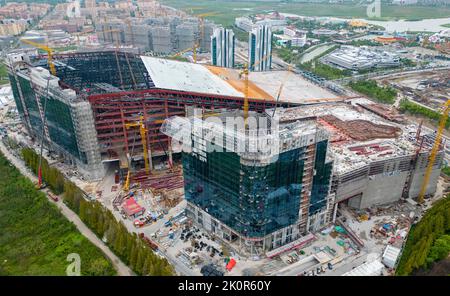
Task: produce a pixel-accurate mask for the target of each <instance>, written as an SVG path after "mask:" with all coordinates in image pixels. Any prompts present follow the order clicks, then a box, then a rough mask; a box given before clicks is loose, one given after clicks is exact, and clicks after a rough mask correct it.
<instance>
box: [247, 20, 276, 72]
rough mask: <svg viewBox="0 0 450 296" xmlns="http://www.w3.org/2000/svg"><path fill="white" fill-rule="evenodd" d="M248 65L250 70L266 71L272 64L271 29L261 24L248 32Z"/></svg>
mask: <svg viewBox="0 0 450 296" xmlns="http://www.w3.org/2000/svg"><path fill="white" fill-rule="evenodd" d="M248 44H249V47H248V65H249V69H250V70H251V71H268V70H270V67H271V65H272V29H271V27H269V26H266V25H262V26H258V27H257V28H254V29H253V30H252V31H251V32H250V33H249V42H248Z"/></svg>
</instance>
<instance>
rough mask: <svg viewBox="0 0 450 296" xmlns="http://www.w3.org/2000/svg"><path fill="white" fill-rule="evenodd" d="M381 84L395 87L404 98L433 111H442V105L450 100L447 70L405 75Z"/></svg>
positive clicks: (449, 83)
mask: <svg viewBox="0 0 450 296" xmlns="http://www.w3.org/2000/svg"><path fill="white" fill-rule="evenodd" d="M381 82H382V83H385V84H389V85H391V86H393V87H395V88H396V89H398V90H399V91H400V92H401V93H402V95H403V96H405V97H407V98H408V99H410V100H412V101H414V102H416V103H418V104H421V105H423V106H425V107H428V108H429V109H432V110H437V111H440V109H441V107H442V104H443V103H445V102H446V101H447V100H449V99H450V94H449V92H448V88H449V86H450V74H449V73H448V71H447V70H442V71H438V70H436V71H426V72H422V73H410V74H403V75H398V76H397V77H395V78H394V79H391V80H389V81H383V80H381Z"/></svg>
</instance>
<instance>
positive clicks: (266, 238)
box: [8, 48, 443, 275]
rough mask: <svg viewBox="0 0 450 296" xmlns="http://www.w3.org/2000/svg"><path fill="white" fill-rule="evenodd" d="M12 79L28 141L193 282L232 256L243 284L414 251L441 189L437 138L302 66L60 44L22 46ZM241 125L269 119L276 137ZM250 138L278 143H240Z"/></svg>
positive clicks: (12, 62) (13, 59)
mask: <svg viewBox="0 0 450 296" xmlns="http://www.w3.org/2000/svg"><path fill="white" fill-rule="evenodd" d="M47 50H48V48H47ZM8 72H9V78H10V81H11V88H12V92H13V95H14V101H15V104H16V107H17V111H18V116H19V118H20V120H21V123H22V126H23V129H22V130H23V132H24V133H23V137H21V139H22V138H23V139H25V138H27V139H28V138H29V140H30V141H29V142H27V145H30V146H32V147H34V148H35V149H36V150H37V151H39V149H40V148H41V147H44V151H45V153H44V154H45V156H44V157H46V158H47V159H49V160H51V161H50V164H51V165H52V166H54V167H57V168H58V169H60V170H61V171H63V172H64V173H65V175H66V176H67V177H68V178H69V179H71V180H73V181H74V182H75V184H77V185H78V186H80V188H82V190H84V191H85V193H86V196H87V198H89V199H97V200H99V201H100V202H102V203H103V204H104V205H105V206H106V207H107V208H109V209H110V210H111V211H112V212H113V213H114V215H115V216H116V217H117V219H119V220H121V221H123V222H124V223H125V225H126V226H127V227H130V229H132V230H136V231H138V232H139V233H140V234H142V236H143V237H144V239H145V240H146V241H148V244H149V245H150V247H152V248H153V249H154V250H155V251H158V252H161V254H164V256H166V257H168V258H172V259H171V260H173V262H181V263H180V264H182V265H183V266H184V267H183V268H188V269H189V270H190V272H193V274H201V270H202V267H204V266H209V265H208V264H213V265H214V266H219V267H220V266H222V265H223V260H225V259H226V260H228V261H227V268H219V269H220V270H219V271H220V272H228V273H229V274H231V275H233V274H235V275H238V274H266V275H269V274H285V275H307V274H308V273H309V272H311V270H314V273H316V274H317V273H333V272H336V273H338V272H339V273H341V274H342V273H345V272H349V270H346V269H347V268H348V266H349V264H350V263H349V262H353V263H351V264H356V263H357V262H359V263H361V264H362V261H365V259H366V257H365V256H366V255H368V254H370V253H371V252H375V253H377V254H378V255H380V256H381V253H382V252H383V250H384V248H385V247H386V245H387V244H393V247H399V246H400V245H401V244H402V243H403V240H404V234H405V231H406V233H407V231H408V230H409V227H410V225H411V223H412V221H414V219H416V218H417V216H418V215H419V214H420V211H419V210H417V204H416V200H419V201H420V200H423V198H424V197H426V198H433V196H434V195H435V193H436V192H439V186H438V179H439V174H440V168H441V164H442V159H443V146H442V145H436V134H430V133H427V132H425V131H422V130H421V126H418V125H413V124H408V123H407V122H406V120H405V118H403V117H402V116H401V115H399V114H398V113H396V111H395V110H394V109H391V108H389V107H387V106H384V105H379V104H375V103H373V102H372V101H369V100H367V99H363V98H355V97H342V96H339V95H338V94H336V93H333V91H331V90H330V89H326V88H323V87H322V86H321V85H319V84H316V83H314V82H313V81H312V80H309V79H307V78H305V76H303V75H301V74H298V73H296V72H293V71H290V70H289V71H269V72H264V73H253V72H251V73H248V72H245V71H242V70H238V69H225V68H219V67H213V66H206V65H201V64H196V63H187V62H181V61H175V60H168V59H162V58H156V57H150V56H145V55H142V56H140V55H136V54H133V53H130V52H122V51H118V50H108V51H94V52H77V53H71V54H54V53H53V52H51V50H50V51H48V54H47V55H46V56H42V55H39V54H37V53H36V52H30V51H27V52H23V51H15V52H11V53H10V54H9V55H8ZM209 116H213V117H215V119H218V120H219V121H220V123H219V122H217V120H216V121H212V120H209ZM230 117H231V118H245V122H247V121H246V120H247V118H249V119H252V120H254V121H255V122H258V123H259V122H261V120H263V121H264V120H265V121H267V123H268V125H266V126H256V127H255V128H256V129H257V130H260V129H262V130H264V129H266V130H265V133H263V134H265V135H266V136H260V134H259V133H258V132H255V131H253V130H249V129H245V128H244V130H241V131H239V130H235V129H234V128H233V129H231V130H230V129H228V128H227V126H226V124H225V123H226V119H227V118H230ZM187 123H189V124H193V123H195V124H194V126H198V124H199V126H201V127H202V129H200V130H198V129H194V130H192V129H189V127H190V125H189V124H187ZM186 124H187V125H186ZM274 126H277V127H278V130H276V131H272V130H270V128H271V127H274ZM211 132H212V133H213V134H214V133H217V135H216V136H217V137H218V136H222V137H223V138H225V139H227V140H226V141H227V142H226V143H225V144H222V145H223V146H221V144H220V143H219V142H217V141H215V140H214V141H211V138H208V137H209V136H211ZM180 134H183V135H190V136H191V139H192V141H191V142H190V144H191V145H192V147H191V150H182V147H181V146H180V145H177V143H176V142H178V141H179V140H180V139H179V138H177V137H178V136H179V135H180ZM41 141H42V142H41ZM247 142H249V143H261V142H264V143H266V144H267V143H269V144H268V145H269V147H270V148H271V149H269V150H264V151H263V150H256V151H253V150H245V149H244V150H243V151H242V150H234V149H232V148H230V146H229V145H228V144H229V143H234V144H235V145H236V147H238V146H239V145H240V144H242V145H243V147H246V143H247ZM231 146H232V147H234V146H233V145H231ZM214 147H215V148H219V147H221V148H224V149H225V151H223V152H220V153H218V152H215V151H214V149H213V151H211V150H209V149H211V148H214ZM250 148H252V147H250ZM253 148H254V147H253ZM253 148H252V149H253ZM41 154H42V149H41ZM430 156H432V157H430ZM424 176H426V182H424V181H423V180H424ZM411 212H413V214H412V217H410V216H411V215H410V213H411ZM403 216H406V217H409V218H408V219H404V217H403ZM370 217H374V218H373V219H370ZM375 218H376V219H375ZM354 221H357V222H354ZM362 228H363V229H362ZM393 237H394V239H392V238H393ZM398 237H399V238H398ZM397 240H398V241H397ZM394 243H395V244H394ZM294 253H295V254H294ZM363 257H364V259H361V258H363ZM229 258H233V261H231V260H229ZM380 260H381V257H380ZM360 261H361V262H360ZM171 262H172V261H171ZM221 262H222V263H221ZM230 262H231V263H230ZM380 262H381V261H380ZM177 264H178V263H177ZM361 264H360V265H361ZM380 264H381V263H380ZM330 266H331V267H330ZM339 266H341V267H339ZM338 267H339V268H340V269H339V268H338ZM333 268H334V269H333ZM319 270H320V272H319ZM325 270H326V271H325Z"/></svg>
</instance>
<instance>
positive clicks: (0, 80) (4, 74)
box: [0, 61, 9, 85]
mask: <svg viewBox="0 0 450 296" xmlns="http://www.w3.org/2000/svg"><path fill="white" fill-rule="evenodd" d="M8 83H9V78H8V71H7V70H6V65H5V64H4V63H3V61H0V85H2V84H8Z"/></svg>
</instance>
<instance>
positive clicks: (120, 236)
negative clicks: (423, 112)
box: [22, 148, 174, 276]
mask: <svg viewBox="0 0 450 296" xmlns="http://www.w3.org/2000/svg"><path fill="white" fill-rule="evenodd" d="M22 155H23V158H24V160H25V163H26V164H27V166H28V167H30V168H31V169H32V170H33V171H34V172H35V173H37V170H38V166H39V155H38V154H37V153H36V152H35V151H34V150H32V149H30V148H23V149H22ZM42 175H43V179H44V181H45V182H46V183H47V184H48V186H49V187H50V188H51V190H52V191H54V192H55V193H56V194H61V193H62V194H63V200H64V203H65V204H66V205H67V206H68V207H69V208H70V209H72V210H73V211H74V212H75V213H77V214H78V216H79V217H80V219H81V220H82V221H83V222H84V223H85V224H86V225H87V226H88V227H89V228H90V229H91V230H92V231H93V232H94V233H95V234H96V235H97V236H98V237H99V238H100V239H103V240H104V241H106V244H107V245H108V247H109V248H110V249H111V250H112V251H113V252H114V253H115V254H116V255H117V256H118V257H119V258H120V259H121V260H122V261H123V262H125V263H126V264H127V265H128V266H130V268H131V269H133V271H134V272H135V273H136V274H138V275H154V276H164V275H173V273H174V271H173V269H172V267H171V266H170V264H169V263H168V262H167V260H166V259H163V258H160V257H159V256H157V255H156V254H155V253H154V252H153V250H152V249H151V248H150V247H148V246H147V245H146V244H145V243H144V241H143V240H142V239H140V238H139V237H138V236H137V235H136V234H135V233H130V232H128V230H127V228H126V227H125V225H124V224H123V223H122V222H118V221H117V220H116V218H115V217H114V215H113V214H112V213H111V211H109V210H108V209H107V208H105V207H104V206H103V205H102V204H101V203H99V202H98V201H87V200H86V199H85V198H84V197H83V192H82V191H81V190H80V189H79V188H78V187H77V186H76V185H75V184H74V183H73V182H71V181H69V180H67V179H66V178H64V176H63V174H62V173H61V172H60V171H58V170H57V169H55V168H51V167H49V165H48V162H47V161H46V160H45V159H42Z"/></svg>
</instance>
